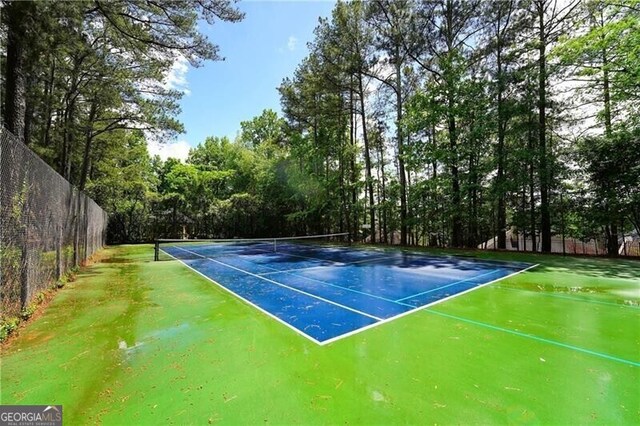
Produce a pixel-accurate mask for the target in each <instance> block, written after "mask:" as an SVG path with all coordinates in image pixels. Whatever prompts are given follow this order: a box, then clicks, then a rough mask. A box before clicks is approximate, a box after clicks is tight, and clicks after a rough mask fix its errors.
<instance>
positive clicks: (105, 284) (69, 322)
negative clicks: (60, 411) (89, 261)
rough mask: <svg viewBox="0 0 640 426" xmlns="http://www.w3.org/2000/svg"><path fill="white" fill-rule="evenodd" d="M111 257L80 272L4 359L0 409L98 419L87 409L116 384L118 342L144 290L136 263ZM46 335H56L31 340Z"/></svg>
mask: <svg viewBox="0 0 640 426" xmlns="http://www.w3.org/2000/svg"><path fill="white" fill-rule="evenodd" d="M110 250H113V251H117V249H110ZM113 259H114V258H113V257H111V258H110V260H111V262H109V263H104V264H103V263H100V264H96V265H93V266H92V267H91V268H89V269H88V270H85V271H82V272H80V273H79V274H78V277H77V280H76V281H75V282H74V283H73V284H71V285H69V286H68V288H65V289H63V290H62V291H61V292H60V293H59V294H58V296H57V297H56V298H55V299H54V301H53V302H52V303H51V305H50V307H49V309H48V310H47V311H46V312H45V313H44V315H43V316H42V318H40V319H39V321H37V322H34V323H33V324H31V325H30V327H28V328H27V329H25V330H24V331H23V335H21V336H20V338H19V339H17V340H16V341H15V342H14V344H13V345H12V346H11V347H10V348H7V350H6V351H5V353H3V360H2V361H3V369H2V372H1V378H2V384H3V388H4V392H3V393H2V395H1V400H0V402H1V403H3V404H10V403H16V404H20V403H31V402H33V401H40V402H42V403H45V402H46V403H50V404H62V405H64V406H65V421H66V422H70V423H78V422H82V423H84V422H86V421H87V420H88V419H90V420H91V421H99V418H100V415H99V414H95V412H94V410H93V407H94V405H96V404H98V403H102V401H103V400H104V399H105V398H108V397H109V395H110V394H111V393H112V390H113V387H115V386H118V381H117V377H118V376H119V375H120V374H122V373H123V372H124V370H123V368H122V363H123V358H124V357H123V354H122V351H121V350H120V349H119V342H121V341H127V342H133V341H135V339H136V336H135V323H136V321H137V318H138V316H139V315H140V314H141V311H142V310H143V309H144V307H145V292H146V291H147V287H146V286H145V285H144V284H143V283H141V282H139V281H138V276H139V270H138V269H139V266H138V265H136V264H135V263H117V262H114V261H113ZM45 332H46V335H47V336H55V337H53V338H49V339H42V338H39V337H38V338H33V336H42V335H43V333H45Z"/></svg>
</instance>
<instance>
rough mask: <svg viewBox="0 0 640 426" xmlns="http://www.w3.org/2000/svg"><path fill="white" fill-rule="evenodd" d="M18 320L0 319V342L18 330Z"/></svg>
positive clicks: (13, 318)
mask: <svg viewBox="0 0 640 426" xmlns="http://www.w3.org/2000/svg"><path fill="white" fill-rule="evenodd" d="M19 324H20V319H19V318H16V317H11V318H2V319H0V342H4V341H5V340H6V338H7V337H9V336H10V335H11V333H13V332H14V331H15V329H16V328H18V325H19Z"/></svg>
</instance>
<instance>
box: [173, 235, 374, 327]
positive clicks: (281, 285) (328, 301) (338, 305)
mask: <svg viewBox="0 0 640 426" xmlns="http://www.w3.org/2000/svg"><path fill="white" fill-rule="evenodd" d="M176 248H178V249H180V250H182V251H186V252H187V253H191V254H195V255H196V256H199V257H201V258H203V259H207V260H209V261H211V262H214V263H218V264H220V265H222V266H226V267H227V268H231V269H235V270H236V271H239V272H242V273H245V274H247V275H251V276H252V277H256V278H259V279H261V280H264V281H267V282H269V283H271V284H275V285H277V286H280V287H284V288H287V289H289V290H292V291H295V292H297V293H301V294H304V295H307V296H309V297H313V298H314V299H318V300H322V301H323V302H326V303H329V304H331V305H334V306H337V307H339V308H342V309H346V310H348V311H351V312H354V313H356V314H360V315H364V316H365V317H369V318H371V319H374V320H376V321H382V318H378V317H376V316H373V315H370V314H367V313H365V312H362V311H359V310H357V309H353V308H350V307H348V306H345V305H342V304H340V303H337V302H334V301H331V300H329V299H325V298H324V297H320V296H317V295H315V294H311V293H307V292H306V291H303V290H300V289H297V288H295V287H290V286H288V285H286V284H282V283H279V282H278V281H274V280H270V279H269V278H265V277H261V276H260V275H256V274H254V273H252V272H249V271H245V270H244V269H240V268H236V267H235V266H232V265H229V264H227V263H224V262H220V261H219V260H215V259H212V258H210V257H206V256H203V255H201V254H199V253H196V252H193V251H191V250H187V249H183V248H182V247H177V246H176Z"/></svg>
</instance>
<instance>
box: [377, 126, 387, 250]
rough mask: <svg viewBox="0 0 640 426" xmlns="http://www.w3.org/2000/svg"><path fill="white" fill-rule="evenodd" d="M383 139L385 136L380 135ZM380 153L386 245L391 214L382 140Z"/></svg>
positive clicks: (384, 239) (384, 238)
mask: <svg viewBox="0 0 640 426" xmlns="http://www.w3.org/2000/svg"><path fill="white" fill-rule="evenodd" d="M380 137H381V138H382V137H383V136H382V135H380ZM379 153H380V174H381V175H382V176H381V177H382V179H381V182H382V206H383V207H382V242H383V243H385V244H388V243H389V235H388V234H389V230H388V229H387V219H388V215H389V212H388V211H387V178H386V175H385V172H384V144H383V141H382V140H380V145H379Z"/></svg>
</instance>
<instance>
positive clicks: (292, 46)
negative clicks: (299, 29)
mask: <svg viewBox="0 0 640 426" xmlns="http://www.w3.org/2000/svg"><path fill="white" fill-rule="evenodd" d="M297 45H298V39H297V38H295V37H294V36H289V41H287V49H289V50H290V51H292V52H293V51H294V50H296V46H297Z"/></svg>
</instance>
